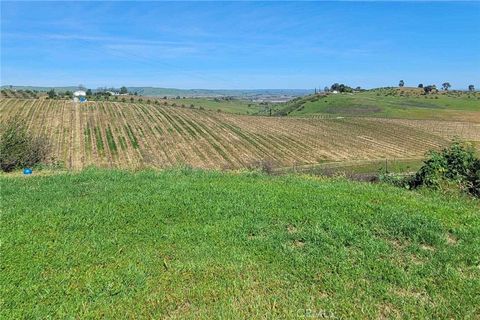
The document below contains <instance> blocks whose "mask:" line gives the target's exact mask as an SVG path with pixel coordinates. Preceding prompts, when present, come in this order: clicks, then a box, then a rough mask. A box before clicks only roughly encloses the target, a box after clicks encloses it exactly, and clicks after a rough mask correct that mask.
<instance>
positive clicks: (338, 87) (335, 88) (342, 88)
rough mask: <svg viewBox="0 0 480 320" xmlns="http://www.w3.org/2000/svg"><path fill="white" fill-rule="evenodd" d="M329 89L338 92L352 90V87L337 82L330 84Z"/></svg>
mask: <svg viewBox="0 0 480 320" xmlns="http://www.w3.org/2000/svg"><path fill="white" fill-rule="evenodd" d="M330 90H331V91H338V92H352V91H353V89H352V88H350V87H349V86H347V85H344V84H343V83H342V84H339V83H334V84H332V86H331V87H330Z"/></svg>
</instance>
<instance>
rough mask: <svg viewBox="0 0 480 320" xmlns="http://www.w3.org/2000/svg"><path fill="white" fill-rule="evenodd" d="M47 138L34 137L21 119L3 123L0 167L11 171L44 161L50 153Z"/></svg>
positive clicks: (0, 136)
mask: <svg viewBox="0 0 480 320" xmlns="http://www.w3.org/2000/svg"><path fill="white" fill-rule="evenodd" d="M49 151H50V144H49V143H48V141H47V139H45V138H42V137H34V136H32V135H30V134H29V133H28V131H27V128H26V126H25V125H24V123H23V122H22V121H20V120H19V119H13V120H10V121H9V122H7V123H6V124H5V125H2V128H1V134H0V168H1V169H2V171H4V172H10V171H13V170H15V169H17V168H22V167H32V166H34V165H37V164H40V163H42V162H44V161H45V160H46V159H47V157H48V154H49V153H50V152H49Z"/></svg>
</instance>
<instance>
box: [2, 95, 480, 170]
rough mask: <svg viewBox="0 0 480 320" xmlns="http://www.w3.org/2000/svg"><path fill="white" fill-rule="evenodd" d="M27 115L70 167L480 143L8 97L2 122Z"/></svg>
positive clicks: (428, 128)
mask: <svg viewBox="0 0 480 320" xmlns="http://www.w3.org/2000/svg"><path fill="white" fill-rule="evenodd" d="M16 116H18V117H20V118H22V119H24V120H25V122H26V123H27V124H28V128H29V130H30V131H31V132H33V133H34V134H37V135H42V136H45V137H47V138H48V139H50V141H51V143H52V145H53V156H54V158H55V159H56V160H57V161H61V162H63V163H64V164H65V166H66V167H67V168H72V169H82V168H84V167H86V166H89V165H95V166H99V167H117V168H140V167H156V168H165V167H171V166H177V165H189V166H192V167H199V168H208V169H239V168H245V167H249V166H250V165H251V164H252V163H255V162H258V161H269V162H271V163H272V164H273V165H274V166H275V167H289V166H294V165H308V164H316V163H323V162H333V161H349V160H375V159H383V158H389V159H392V158H419V157H423V156H424V154H425V152H426V151H428V150H430V149H435V148H440V147H442V146H445V145H446V144H448V143H449V141H450V140H451V139H452V138H453V137H457V136H458V137H460V138H465V139H466V140H469V141H473V142H474V143H477V145H480V144H479V142H480V124H479V123H473V122H472V123H471V122H453V121H451V122H450V121H422V120H400V119H399V120H397V119H382V118H348V117H347V118H340V119H315V118H289V117H266V116H265V117H263V116H243V115H233V114H226V113H219V112H214V111H206V110H199V109H191V108H182V107H178V106H175V107H174V106H168V105H157V104H142V103H135V104H134V103H117V102H91V101H89V102H85V103H82V104H75V103H73V102H71V101H65V100H20V99H10V98H9V99H3V100H2V101H1V102H0V120H1V121H2V122H4V121H6V120H7V119H8V118H11V117H16Z"/></svg>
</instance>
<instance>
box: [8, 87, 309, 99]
mask: <svg viewBox="0 0 480 320" xmlns="http://www.w3.org/2000/svg"><path fill="white" fill-rule="evenodd" d="M127 88H128V91H129V92H137V93H138V94H140V95H143V96H152V97H153V96H159V97H163V96H167V97H176V96H181V97H222V96H231V97H236V98H245V99H261V98H262V97H300V96H305V95H308V94H311V93H312V90H311V89H255V90H250V89H247V90H241V89H240V90H224V89H219V90H215V89H175V88H156V87H127ZM2 89H14V90H37V91H49V90H51V89H54V90H55V91H67V90H68V91H75V90H77V89H78V86H66V87H36V86H10V85H3V86H2ZM91 89H92V90H93V91H96V90H97V89H96V88H95V89H94V88H91Z"/></svg>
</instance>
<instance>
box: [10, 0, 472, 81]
mask: <svg viewBox="0 0 480 320" xmlns="http://www.w3.org/2000/svg"><path fill="white" fill-rule="evenodd" d="M479 78H480V2H362V3H360V2H321V3H319V2H62V3H58V2H5V1H2V2H1V80H2V81H1V82H2V85H5V84H13V85H39V86H40V85H41V86H64V85H78V84H80V83H81V84H84V85H86V86H87V87H92V88H95V87H98V86H121V85H127V86H155V87H175V88H210V89H214V88H219V89H220V88H222V89H226V88H233V89H253V88H313V87H322V88H323V87H324V86H326V85H330V84H331V83H333V82H343V83H346V84H349V85H352V86H362V87H366V88H368V87H376V86H390V85H397V84H398V81H399V80H400V79H403V80H405V83H406V85H414V86H416V85H417V84H418V83H420V82H421V83H424V84H434V83H435V84H437V85H439V84H441V83H443V82H445V81H449V82H450V83H451V84H452V85H453V87H455V88H465V87H466V86H467V85H468V84H474V85H475V86H476V87H477V88H478V87H480V79H479Z"/></svg>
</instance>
